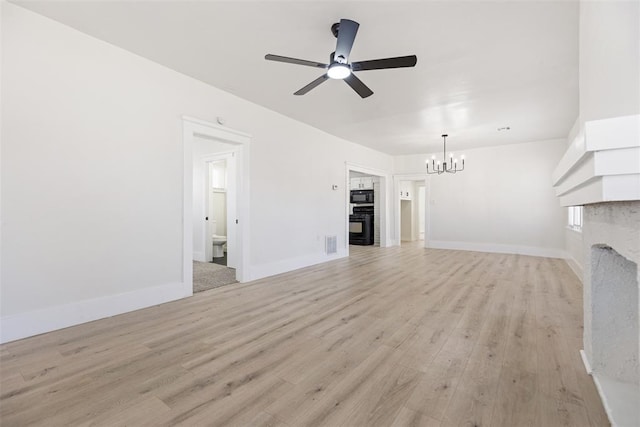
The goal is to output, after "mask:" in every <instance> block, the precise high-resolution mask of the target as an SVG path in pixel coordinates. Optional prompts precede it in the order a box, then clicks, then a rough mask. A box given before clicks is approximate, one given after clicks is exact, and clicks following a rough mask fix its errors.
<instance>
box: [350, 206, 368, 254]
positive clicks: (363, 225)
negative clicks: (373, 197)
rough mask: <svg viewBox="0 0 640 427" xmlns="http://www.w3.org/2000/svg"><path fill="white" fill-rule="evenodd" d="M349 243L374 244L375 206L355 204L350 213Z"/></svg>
mask: <svg viewBox="0 0 640 427" xmlns="http://www.w3.org/2000/svg"><path fill="white" fill-rule="evenodd" d="M349 244H350V245H373V206H355V207H354V208H353V214H351V215H349Z"/></svg>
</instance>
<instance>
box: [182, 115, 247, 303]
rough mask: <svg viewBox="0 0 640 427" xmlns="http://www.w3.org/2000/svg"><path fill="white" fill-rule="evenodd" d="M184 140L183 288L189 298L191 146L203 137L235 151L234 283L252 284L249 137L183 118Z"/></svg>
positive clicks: (190, 264)
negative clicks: (195, 139) (235, 233)
mask: <svg viewBox="0 0 640 427" xmlns="http://www.w3.org/2000/svg"><path fill="white" fill-rule="evenodd" d="M182 120H183V138H184V141H183V142H184V144H183V146H184V178H183V188H184V190H183V191H184V193H183V206H182V209H183V211H182V212H183V215H182V223H183V242H182V245H183V248H182V253H183V281H184V286H185V292H186V291H187V289H186V288H189V289H188V291H189V292H190V294H189V295H192V294H193V215H192V214H193V144H194V137H196V136H203V137H206V138H213V139H216V140H219V141H221V142H224V143H228V144H234V145H236V146H237V149H236V150H234V152H235V154H236V156H237V157H236V171H237V175H236V191H237V195H238V197H237V200H236V203H237V208H236V214H237V219H238V227H237V229H236V230H237V236H238V237H237V240H238V242H239V244H238V245H237V246H238V250H237V252H238V258H237V262H238V267H237V269H236V279H237V280H238V281H239V282H247V281H249V280H251V276H250V274H249V253H250V241H249V235H250V230H249V225H250V224H249V203H250V202H249V201H250V198H249V170H250V169H249V166H250V157H249V152H250V142H251V136H250V135H249V134H246V133H244V132H240V131H237V130H234V129H229V128H227V127H224V126H219V125H216V124H213V123H209V122H206V121H204V120H200V119H195V118H192V117H187V116H183V117H182Z"/></svg>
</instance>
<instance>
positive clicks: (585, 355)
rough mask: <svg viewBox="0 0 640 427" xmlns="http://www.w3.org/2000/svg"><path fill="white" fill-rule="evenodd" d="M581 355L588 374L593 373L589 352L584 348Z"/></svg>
mask: <svg viewBox="0 0 640 427" xmlns="http://www.w3.org/2000/svg"><path fill="white" fill-rule="evenodd" d="M580 357H581V358H582V363H583V364H584V368H585V369H586V370H587V374H589V375H591V373H592V372H593V371H592V370H591V364H590V363H589V359H588V358H587V353H585V352H584V350H580Z"/></svg>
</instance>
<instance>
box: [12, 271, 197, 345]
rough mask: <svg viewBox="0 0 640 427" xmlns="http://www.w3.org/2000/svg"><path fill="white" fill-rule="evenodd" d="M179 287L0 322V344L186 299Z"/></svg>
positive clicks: (140, 291) (133, 293) (153, 289)
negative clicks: (0, 324) (0, 326)
mask: <svg viewBox="0 0 640 427" xmlns="http://www.w3.org/2000/svg"><path fill="white" fill-rule="evenodd" d="M190 295H191V292H189V293H185V291H184V286H183V284H182V283H170V284H166V285H159V286H153V287H149V288H143V289H138V290H135V291H131V292H125V293H122V294H117V295H109V296H105V297H100V298H93V299H89V300H84V301H77V302H73V303H70V304H64V305H59V306H55V307H49V308H45V309H42V310H36V311H29V312H26V313H19V314H14V315H9V316H3V317H2V319H1V323H2V328H1V329H0V342H1V343H5V342H9V341H15V340H18V339H21V338H26V337H30V336H34V335H38V334H43V333H45V332H51V331H55V330H57V329H62V328H67V327H69V326H74V325H79V324H82V323H86V322H91V321H93V320H98V319H104V318H106V317H111V316H115V315H118V314H122V313H127V312H130V311H134V310H139V309H141V308H146V307H151V306H154V305H158V304H163V303H166V302H169V301H174V300H177V299H181V298H185V297H188V296H190Z"/></svg>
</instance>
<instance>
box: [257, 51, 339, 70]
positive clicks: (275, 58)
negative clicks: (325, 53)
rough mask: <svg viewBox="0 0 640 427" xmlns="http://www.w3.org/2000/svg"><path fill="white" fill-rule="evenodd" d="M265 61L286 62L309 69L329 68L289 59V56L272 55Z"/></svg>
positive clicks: (317, 63) (324, 65) (267, 56)
mask: <svg viewBox="0 0 640 427" xmlns="http://www.w3.org/2000/svg"><path fill="white" fill-rule="evenodd" d="M264 59H266V60H268V61H278V62H286V63H288V64H296V65H306V66H308V67H316V68H328V67H329V66H328V65H327V64H323V63H321V62H315V61H307V60H306V59H298V58H289V57H287V56H280V55H271V54H270V53H269V54H267V55H265V56H264Z"/></svg>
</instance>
